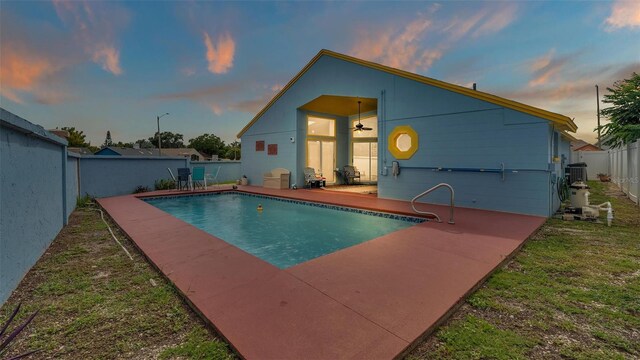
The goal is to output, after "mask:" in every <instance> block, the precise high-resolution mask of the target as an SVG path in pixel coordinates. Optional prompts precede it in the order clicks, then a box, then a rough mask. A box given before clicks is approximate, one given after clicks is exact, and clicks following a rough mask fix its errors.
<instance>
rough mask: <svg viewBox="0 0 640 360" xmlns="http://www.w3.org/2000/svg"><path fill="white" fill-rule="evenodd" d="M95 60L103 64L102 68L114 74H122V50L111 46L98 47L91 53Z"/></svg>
mask: <svg viewBox="0 0 640 360" xmlns="http://www.w3.org/2000/svg"><path fill="white" fill-rule="evenodd" d="M91 58H92V59H93V62H95V63H97V64H101V65H102V68H103V69H104V70H106V71H108V72H110V73H112V74H114V75H120V74H122V68H121V67H120V52H119V51H118V50H117V49H116V48H114V47H111V46H101V47H98V48H96V49H95V50H94V51H93V54H91Z"/></svg>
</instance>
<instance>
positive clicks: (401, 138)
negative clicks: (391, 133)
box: [396, 134, 411, 151]
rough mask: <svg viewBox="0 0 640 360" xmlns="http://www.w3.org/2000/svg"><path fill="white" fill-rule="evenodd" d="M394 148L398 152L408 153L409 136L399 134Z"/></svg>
mask: <svg viewBox="0 0 640 360" xmlns="http://www.w3.org/2000/svg"><path fill="white" fill-rule="evenodd" d="M396 147H397V148H398V150H400V151H409V149H411V136H409V135H408V134H400V135H398V137H397V138H396Z"/></svg>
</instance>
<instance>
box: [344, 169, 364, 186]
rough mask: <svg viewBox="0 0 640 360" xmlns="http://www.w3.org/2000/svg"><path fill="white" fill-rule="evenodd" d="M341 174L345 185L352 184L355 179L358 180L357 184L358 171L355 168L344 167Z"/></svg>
mask: <svg viewBox="0 0 640 360" xmlns="http://www.w3.org/2000/svg"><path fill="white" fill-rule="evenodd" d="M342 173H343V176H344V179H345V181H346V182H347V184H349V183H351V184H353V183H354V182H355V179H358V182H360V171H358V169H356V167H355V166H353V165H345V166H344V167H343V168H342Z"/></svg>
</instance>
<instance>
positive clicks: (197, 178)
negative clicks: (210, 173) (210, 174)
mask: <svg viewBox="0 0 640 360" xmlns="http://www.w3.org/2000/svg"><path fill="white" fill-rule="evenodd" d="M196 186H197V187H200V188H201V189H205V190H207V180H206V179H205V175H204V167H202V166H198V167H194V168H193V173H192V174H191V188H192V189H195V188H196Z"/></svg>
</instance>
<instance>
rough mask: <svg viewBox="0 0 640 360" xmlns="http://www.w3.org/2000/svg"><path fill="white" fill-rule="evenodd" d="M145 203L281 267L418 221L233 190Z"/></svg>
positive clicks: (418, 220) (416, 219)
mask: <svg viewBox="0 0 640 360" xmlns="http://www.w3.org/2000/svg"><path fill="white" fill-rule="evenodd" d="M145 201H147V202H148V203H149V204H151V205H153V206H155V207H157V208H159V209H161V210H163V211H165V212H167V213H169V214H171V215H173V216H175V217H177V218H178V219H180V220H183V221H185V222H187V223H189V224H191V225H193V226H195V227H197V228H199V229H201V230H204V231H206V232H208V233H209V234H211V235H214V236H216V237H218V238H220V239H222V240H224V241H226V242H228V243H230V244H232V245H235V246H237V247H239V248H240V249H242V250H244V251H246V252H248V253H250V254H253V255H255V256H257V257H259V258H260V259H262V260H265V261H267V262H269V263H271V264H273V265H275V266H277V267H279V268H281V269H284V268H288V267H290V266H293V265H296V264H299V263H302V262H305V261H307V260H311V259H314V258H317V257H319V256H322V255H325V254H329V253H332V252H334V251H337V250H340V249H343V248H346V247H349V246H353V245H356V244H359V243H362V242H364V241H367V240H371V239H374V238H376V237H379V236H382V235H385V234H388V233H391V232H394V231H397V230H400V229H404V228H407V227H410V226H412V225H415V224H416V223H419V222H422V221H424V220H423V219H420V218H412V217H404V216H399V215H393V214H382V213H372V212H368V211H362V210H356V209H348V208H339V207H336V206H330V205H329V206H325V205H321V204H313V203H305V202H299V201H292V200H285V199H277V198H269V197H262V196H255V195H249V194H242V193H234V192H231V193H222V194H208V195H201V196H180V197H170V198H152V199H146V200H145ZM258 205H262V208H263V210H262V211H258V210H257V208H258ZM340 209H341V210H340ZM345 210H346V211H345Z"/></svg>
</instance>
